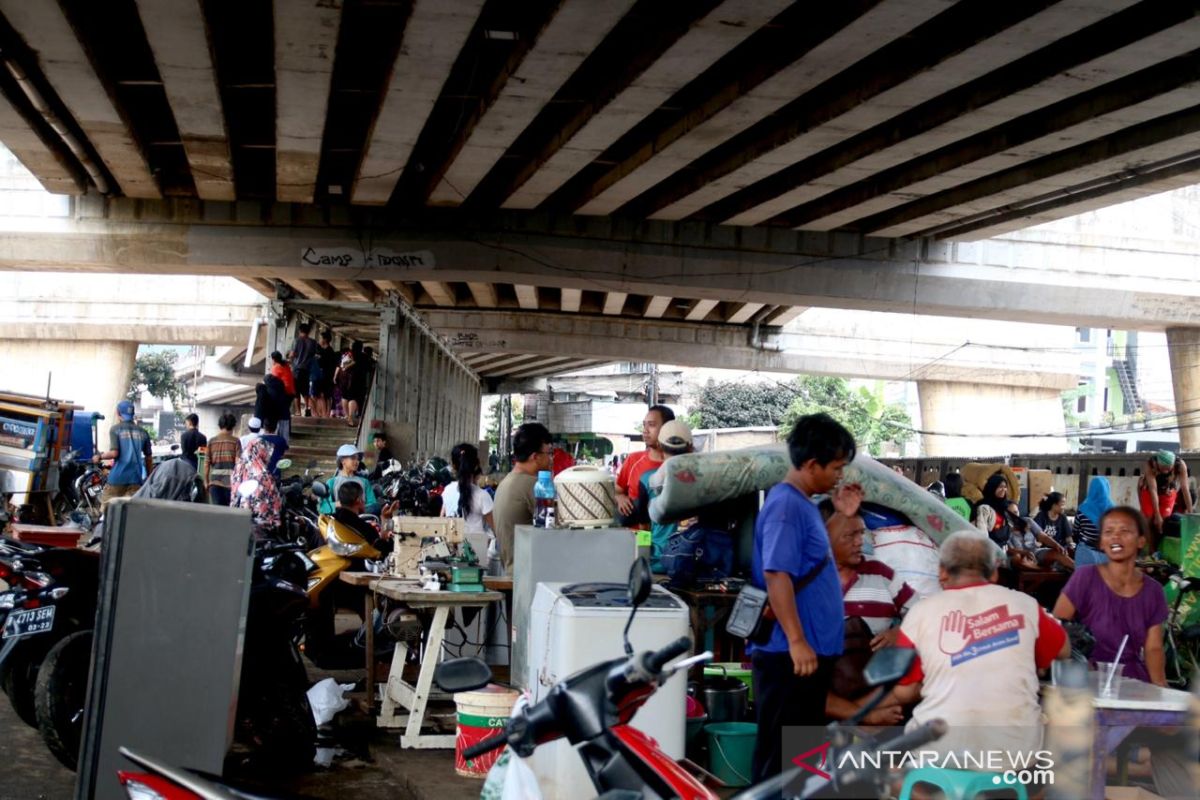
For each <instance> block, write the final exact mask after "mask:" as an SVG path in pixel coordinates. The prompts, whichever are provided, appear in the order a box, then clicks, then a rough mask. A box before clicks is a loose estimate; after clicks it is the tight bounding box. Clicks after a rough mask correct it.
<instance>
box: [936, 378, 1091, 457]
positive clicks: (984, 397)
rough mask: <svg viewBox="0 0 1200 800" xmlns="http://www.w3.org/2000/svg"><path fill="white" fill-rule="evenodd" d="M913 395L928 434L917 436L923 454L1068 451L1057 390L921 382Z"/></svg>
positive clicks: (957, 455)
mask: <svg viewBox="0 0 1200 800" xmlns="http://www.w3.org/2000/svg"><path fill="white" fill-rule="evenodd" d="M917 395H918V397H919V398H920V402H921V429H922V430H924V431H927V433H924V434H922V437H921V439H922V445H923V446H922V450H923V454H924V455H927V456H951V457H987V456H1006V455H1012V454H1014V453H1066V452H1068V449H1069V448H1068V446H1067V439H1066V425H1065V422H1064V420H1063V409H1062V400H1061V397H1060V392H1059V391H1058V390H1057V389H1045V388H1040V387H1029V386H1007V385H1004V386H1002V385H996V384H970V383H947V382H944V381H920V382H918V383H917ZM1014 434H1020V436H1017V437H1014V436H1013V435H1014ZM1029 434H1045V435H1042V436H1029Z"/></svg>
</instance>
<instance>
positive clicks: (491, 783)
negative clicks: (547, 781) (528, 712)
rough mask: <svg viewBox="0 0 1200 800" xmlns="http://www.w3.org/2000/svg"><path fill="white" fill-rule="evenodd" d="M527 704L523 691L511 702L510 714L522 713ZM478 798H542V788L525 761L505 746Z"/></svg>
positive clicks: (531, 799)
mask: <svg viewBox="0 0 1200 800" xmlns="http://www.w3.org/2000/svg"><path fill="white" fill-rule="evenodd" d="M528 705H529V693H528V692H525V693H523V694H522V695H521V696H520V697H518V698H517V702H516V703H514V704H513V710H512V716H514V717H515V716H517V714H519V713H522V712H523V711H524V710H525V708H526V707H528ZM479 798H480V800H542V790H541V787H539V786H538V782H537V776H536V775H534V774H533V770H532V769H530V767H529V765H528V764H526V763H525V761H524V760H523V759H522V758H521V757H520V756H518V755H517V754H516V753H514V752H513V750H512V748H511V747H505V748H504V752H503V753H501V754H500V758H498V759H496V763H495V764H493V765H492V768H491V769H489V770H488V774H487V779H486V780H484V782H483V790H482V791H481V792H480V793H479Z"/></svg>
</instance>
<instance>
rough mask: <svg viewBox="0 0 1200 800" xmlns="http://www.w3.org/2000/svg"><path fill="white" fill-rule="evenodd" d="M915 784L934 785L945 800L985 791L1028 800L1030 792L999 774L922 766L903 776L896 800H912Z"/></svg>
mask: <svg viewBox="0 0 1200 800" xmlns="http://www.w3.org/2000/svg"><path fill="white" fill-rule="evenodd" d="M918 783H928V784H930V785H931V786H936V787H938V788H939V789H941V790H942V792H943V793H944V794H945V795H946V800H974V798H976V797H978V796H979V795H981V794H983V793H984V792H995V791H998V790H1001V789H1008V790H1010V791H1012V792H1013V793H1014V794H1015V795H1016V797H1017V800H1029V793H1028V792H1026V791H1025V785H1024V784H1022V783H1004V782H1003V781H1002V780H1001V776H1000V773H999V772H971V771H970V770H965V769H939V768H937V767H923V768H921V769H914V770H912V771H910V772H909V773H908V774H907V775H906V776H904V788H902V789H901V790H900V799H899V800H911V798H912V790H913V787H914V786H916V785H917V784H918Z"/></svg>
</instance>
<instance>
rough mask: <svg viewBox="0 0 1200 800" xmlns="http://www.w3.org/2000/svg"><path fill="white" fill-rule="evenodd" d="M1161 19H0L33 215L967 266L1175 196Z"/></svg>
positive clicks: (422, 4)
mask: <svg viewBox="0 0 1200 800" xmlns="http://www.w3.org/2000/svg"><path fill="white" fill-rule="evenodd" d="M1196 10H1197V9H1196V4H1195V3H1193V2H1183V1H1181V0H1157V1H1156V0H1142V1H1141V2H1137V1H1136V0H1090V2H1087V3H1079V2H1073V1H1072V0H1061V1H1058V2H1056V1H1055V0H1027V1H1025V0H1023V1H1022V2H1009V3H994V2H984V1H982V0H980V1H979V2H976V1H975V0H963V1H962V2H953V1H952V0H852V1H850V2H843V3H836V4H826V5H823V6H821V7H814V5H813V4H812V3H806V2H787V0H686V2H684V1H682V0H681V1H680V2H669V1H667V0H608V1H607V2H602V3H601V2H595V0H531V2H525V3H515V4H514V3H505V2H499V0H492V1H491V2H487V1H486V0H412V1H409V0H404V1H403V2H401V1H400V0H382V1H381V0H370V1H369V2H368V1H367V0H342V2H329V3H325V2H312V0H275V2H269V1H268V0H247V1H246V2H242V3H238V4H236V5H228V4H223V3H201V2H197V1H196V0H124V1H123V2H120V3H115V4H114V3H104V4H97V3H86V2H74V1H73V0H72V1H67V0H64V1H63V2H58V3H55V2H43V3H30V2H27V1H26V0H0V52H3V61H4V67H5V69H4V70H0V96H2V100H0V139H2V140H3V141H4V142H5V143H6V144H7V145H8V146H9V147H11V148H12V149H13V151H14V152H16V153H17V155H18V156H19V157H20V158H21V160H22V162H23V163H25V164H26V165H27V166H28V167H29V168H30V169H31V171H33V172H34V173H35V174H36V175H37V176H38V177H39V179H40V180H41V181H42V182H43V184H44V185H45V186H46V187H47V188H48V189H50V190H51V191H56V192H68V193H81V192H84V191H87V190H94V191H99V192H100V193H103V194H108V195H114V196H122V195H123V196H126V197H133V198H145V199H150V200H157V199H159V198H165V197H176V198H177V197H189V198H197V199H203V200H234V199H258V200H271V201H282V202H299V203H311V202H317V203H321V204H325V203H332V204H341V203H345V202H347V201H348V202H350V203H353V204H356V205H375V206H378V205H391V206H392V207H396V208H404V209H408V210H414V209H421V208H425V207H430V206H441V207H450V208H459V209H463V210H467V209H470V210H472V211H476V212H478V211H495V210H497V209H502V208H503V209H538V210H540V211H544V212H553V213H557V214H580V215H602V216H614V217H621V218H628V219H633V220H643V219H647V218H653V219H663V220H673V221H677V220H698V221H705V222H713V223H728V224H732V225H737V226H744V225H768V226H770V227H778V228H782V229H788V228H802V229H805V230H820V231H828V230H841V229H848V230H855V231H859V232H864V233H871V234H875V235H879V236H884V237H894V236H930V235H935V236H939V237H958V238H961V237H962V236H963V235H964V234H970V235H972V236H977V237H982V236H986V235H994V234H995V233H998V232H1002V231H1006V230H1012V229H1014V228H1019V227H1024V226H1026V225H1028V224H1030V223H1031V221H1037V220H1044V219H1049V218H1054V217H1060V216H1064V215H1067V214H1071V213H1077V212H1078V211H1079V210H1081V209H1086V208H1090V207H1095V206H1097V205H1106V204H1111V203H1113V202H1116V201H1118V200H1120V199H1128V198H1129V197H1132V196H1139V195H1140V194H1144V193H1151V192H1155V191H1162V190H1164V189H1167V188H1171V187H1173V186H1177V185H1181V184H1182V183H1188V182H1194V178H1193V177H1191V176H1192V175H1194V173H1195V172H1196V170H1197V169H1200V107H1198V106H1197V102H1196V93H1195V85H1196V82H1197V81H1198V80H1200V51H1197V48H1196V42H1197V41H1200V38H1198V34H1200V20H1197V19H1196V16H1195V14H1196Z"/></svg>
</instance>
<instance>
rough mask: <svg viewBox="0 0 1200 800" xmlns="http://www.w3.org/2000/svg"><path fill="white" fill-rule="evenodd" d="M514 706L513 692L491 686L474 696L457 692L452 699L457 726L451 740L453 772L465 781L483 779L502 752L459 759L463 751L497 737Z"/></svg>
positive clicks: (494, 751)
mask: <svg viewBox="0 0 1200 800" xmlns="http://www.w3.org/2000/svg"><path fill="white" fill-rule="evenodd" d="M516 702H517V693H516V692H515V691H513V690H512V689H505V688H504V687H502V686H496V685H495V684H491V685H489V686H487V687H486V688H484V689H479V690H477V691H474V692H460V693H459V694H456V695H454V706H455V708H456V709H457V710H458V725H457V728H456V731H455V733H456V735H455V737H454V771H455V772H457V773H458V774H459V775H464V776H466V777H468V778H484V777H487V773H488V770H489V769H491V768H492V764H494V763H496V759H498V758H500V754H501V753H503V752H504V748H499V749H498V750H493V751H492V752H490V753H484V754H483V755H482V756H479V757H478V758H472V759H470V760H467V759H465V758H463V751H464V750H466V749H467V748H468V747H470V746H471V745H473V744H476V743H478V742H482V741H483V740H484V739H490V738H492V737H493V736H495V735H496V734H497V733H499V732H500V729H501V728H503V727H504V725H505V724H506V723H507V722H508V717H509V715H510V714H512V708H513V704H514V703H516Z"/></svg>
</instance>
